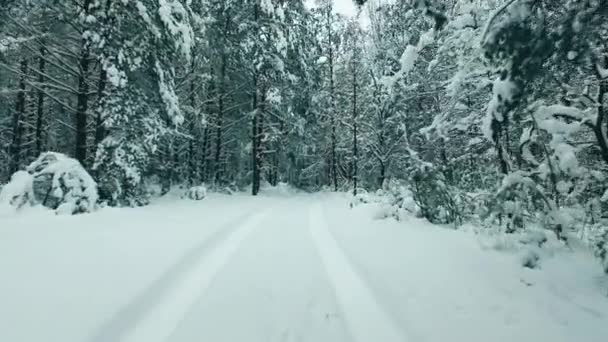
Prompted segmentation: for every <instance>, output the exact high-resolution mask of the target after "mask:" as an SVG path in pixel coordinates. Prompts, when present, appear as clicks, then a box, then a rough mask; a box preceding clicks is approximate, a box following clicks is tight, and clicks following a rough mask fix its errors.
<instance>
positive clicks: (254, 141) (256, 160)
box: [251, 0, 260, 196]
mask: <svg viewBox="0 0 608 342" xmlns="http://www.w3.org/2000/svg"><path fill="white" fill-rule="evenodd" d="M258 6H259V3H258V1H257V0H256V3H255V5H254V6H253V16H254V20H255V24H256V26H257V25H258V11H259V10H258ZM256 30H257V27H256ZM254 68H255V66H254ZM252 107H253V118H252V121H253V122H252V124H251V168H252V179H251V194H252V195H253V196H256V195H257V194H258V193H259V192H260V151H259V147H260V146H259V142H260V140H259V133H258V130H259V127H258V126H259V125H260V122H259V117H260V110H259V108H258V73H257V71H256V70H254V72H253V102H252Z"/></svg>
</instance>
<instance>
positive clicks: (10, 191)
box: [0, 171, 34, 208]
mask: <svg viewBox="0 0 608 342" xmlns="http://www.w3.org/2000/svg"><path fill="white" fill-rule="evenodd" d="M32 179H33V176H32V175H31V174H29V173H28V172H27V171H17V172H15V173H14V174H13V175H12V176H11V181H10V182H9V183H8V184H6V185H5V186H4V187H2V189H1V190H0V205H3V206H11V207H15V208H21V207H23V206H24V205H26V204H32V203H33V201H34V191H33V190H32V183H33V181H32Z"/></svg>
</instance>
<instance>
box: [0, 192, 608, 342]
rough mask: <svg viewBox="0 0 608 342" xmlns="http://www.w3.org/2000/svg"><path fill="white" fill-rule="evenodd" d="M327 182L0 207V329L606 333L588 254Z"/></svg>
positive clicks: (309, 334)
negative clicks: (300, 189) (542, 248)
mask: <svg viewBox="0 0 608 342" xmlns="http://www.w3.org/2000/svg"><path fill="white" fill-rule="evenodd" d="M348 203H349V199H348V198H347V197H346V196H344V195H335V194H316V195H308V194H298V193H294V192H292V191H287V189H280V190H278V191H275V192H272V191H269V192H267V193H266V194H265V195H262V196H260V197H257V198H252V197H250V196H247V195H245V194H236V195H233V196H227V195H217V194H210V195H209V196H208V197H207V198H205V199H204V200H201V201H190V200H179V199H178V198H176V196H169V197H167V198H165V199H161V200H159V201H157V202H155V203H153V204H152V205H150V206H148V207H144V208H137V209H110V208H105V209H102V210H101V211H99V212H96V213H93V214H86V215H79V216H69V217H66V216H56V215H54V214H53V213H52V212H49V211H45V210H41V209H28V210H27V211H24V212H21V213H17V214H11V215H4V216H0V274H1V275H2V277H1V278H0V303H1V305H0V341H11V342H22V341H23V342H39V341H62V342H72V341H74V342H77V341H78V342H87V341H96V342H101V341H113V342H119V341H141V342H154V341H171V342H179V341H184V342H187V341H194V340H200V341H214V342H222V341H226V342H237V341H247V342H255V341H260V342H262V341H264V342H268V341H271V342H273V341H287V342H290V341H291V342H293V341H311V342H340V341H344V342H346V341H354V342H363V341H366V342H367V341H370V342H373V341H383V342H390V341H446V340H450V341H452V340H453V341H473V342H474V341H484V342H485V341H509V342H511V341H519V342H522V341H531V342H532V341H534V342H536V341H552V342H556V341H585V342H594V341H598V342H600V341H602V342H604V341H606V337H607V336H608V324H606V322H607V321H608V297H606V291H607V288H608V283H607V282H606V278H605V276H603V275H602V272H601V268H600V267H599V266H598V263H597V261H596V260H594V259H593V257H592V256H590V255H589V254H588V253H586V252H583V251H580V252H571V251H567V250H565V249H564V250H556V251H555V252H553V253H551V254H548V255H543V256H542V259H541V264H540V268H539V269H534V270H532V269H527V268H523V267H521V262H520V258H521V255H520V254H519V253H511V252H506V251H497V250H495V249H493V248H488V245H487V244H486V243H480V241H479V239H478V238H477V237H476V236H475V235H473V234H472V233H464V232H460V231H454V230H450V229H446V228H440V227H436V226H433V225H431V224H429V223H427V222H425V221H421V220H418V219H414V218H411V219H406V220H405V221H401V222H396V221H393V220H377V219H374V216H375V215H374V213H375V212H377V210H378V208H377V207H376V206H375V205H362V206H357V207H355V208H354V209H351V208H349V205H348Z"/></svg>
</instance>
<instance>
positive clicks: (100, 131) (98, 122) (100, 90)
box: [95, 66, 107, 146]
mask: <svg viewBox="0 0 608 342" xmlns="http://www.w3.org/2000/svg"><path fill="white" fill-rule="evenodd" d="M106 78H107V73H106V71H105V69H104V68H103V66H102V67H100V69H99V83H97V102H98V103H100V102H101V100H102V99H103V96H104V92H105V89H106V82H107V81H106ZM105 137H106V130H105V127H104V126H103V113H102V112H101V110H98V111H97V116H96V118H95V146H98V145H99V144H100V143H101V142H102V141H103V139H104V138H105Z"/></svg>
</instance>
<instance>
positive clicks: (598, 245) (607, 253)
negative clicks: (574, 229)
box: [593, 227, 608, 273]
mask: <svg viewBox="0 0 608 342" xmlns="http://www.w3.org/2000/svg"><path fill="white" fill-rule="evenodd" d="M593 240H594V241H595V242H594V243H593V247H594V252H595V255H596V256H597V257H598V258H599V259H600V260H601V263H602V267H603V269H604V272H605V273H608V228H606V227H603V228H602V229H601V230H600V231H599V232H598V233H597V234H596V236H595V237H594V239H593Z"/></svg>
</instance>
